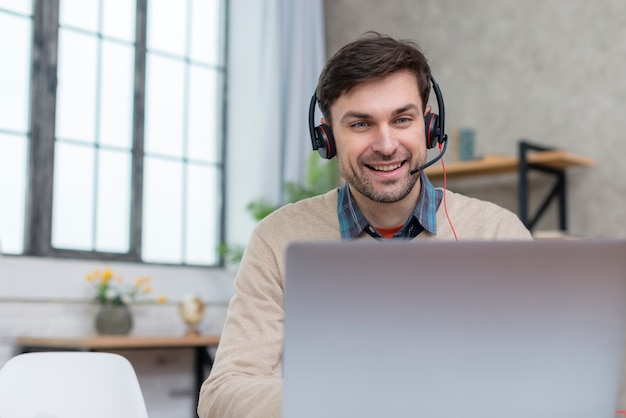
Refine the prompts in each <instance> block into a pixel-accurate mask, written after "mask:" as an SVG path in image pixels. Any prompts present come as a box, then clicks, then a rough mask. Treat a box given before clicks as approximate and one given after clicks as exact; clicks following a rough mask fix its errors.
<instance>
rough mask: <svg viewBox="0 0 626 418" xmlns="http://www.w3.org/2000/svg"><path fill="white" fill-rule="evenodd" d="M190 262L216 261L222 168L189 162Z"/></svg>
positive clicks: (187, 257)
mask: <svg viewBox="0 0 626 418" xmlns="http://www.w3.org/2000/svg"><path fill="white" fill-rule="evenodd" d="M187 170H188V171H187V180H188V187H187V202H186V210H187V218H186V219H187V225H186V234H185V236H186V245H185V248H186V250H187V251H186V257H185V262H186V263H187V264H216V263H217V262H218V261H219V260H218V258H217V248H218V245H219V232H220V231H219V229H218V221H219V213H220V211H221V206H222V201H221V199H220V198H219V196H220V188H219V184H218V181H219V172H218V171H217V170H216V169H215V168H213V167H206V166H199V165H195V164H193V165H189V166H188V168H187Z"/></svg>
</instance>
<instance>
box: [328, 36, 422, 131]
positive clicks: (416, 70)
mask: <svg viewBox="0 0 626 418" xmlns="http://www.w3.org/2000/svg"><path fill="white" fill-rule="evenodd" d="M400 70H408V71H410V72H411V73H413V74H414V75H415V77H416V80H417V85H418V87H419V89H420V96H421V98H422V106H426V104H427V103H428V97H429V95H430V66H429V65H428V61H427V59H426V57H425V56H424V54H423V53H422V52H421V51H420V49H419V47H418V45H417V44H416V43H415V42H414V41H410V40H396V39H393V38H391V37H390V36H387V35H382V34H379V33H377V32H366V33H365V34H364V35H363V36H362V37H361V38H359V39H357V40H356V41H354V42H351V43H349V44H347V45H345V46H344V47H342V48H341V49H340V50H339V51H337V53H335V55H333V56H332V57H331V58H330V59H329V60H328V62H327V63H326V66H325V67H324V69H323V70H322V73H321V74H320V77H319V81H318V84H317V91H316V94H317V99H318V102H319V108H320V110H321V111H322V113H323V114H324V117H326V119H327V120H328V122H329V123H331V120H330V106H331V105H332V104H333V103H334V102H335V101H336V100H337V99H338V98H339V96H341V95H342V94H343V93H345V92H347V91H349V90H350V89H351V88H352V87H354V86H356V85H357V84H361V83H363V82H365V81H368V80H372V79H375V78H378V77H382V76H385V75H388V74H391V73H394V72H396V71H400Z"/></svg>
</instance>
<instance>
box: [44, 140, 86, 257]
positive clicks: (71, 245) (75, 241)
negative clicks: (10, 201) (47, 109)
mask: <svg viewBox="0 0 626 418" xmlns="http://www.w3.org/2000/svg"><path fill="white" fill-rule="evenodd" d="M94 155H95V151H94V149H93V148H90V147H85V146H80V145H73V144H64V143H59V142H57V144H56V145H55V149H54V182H53V184H54V186H53V187H54V189H53V199H52V246H53V247H56V248H67V249H76V250H91V249H92V247H93V245H92V243H93V209H94V208H93V196H94Z"/></svg>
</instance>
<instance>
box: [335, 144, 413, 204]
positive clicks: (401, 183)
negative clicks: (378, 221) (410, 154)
mask: <svg viewBox="0 0 626 418" xmlns="http://www.w3.org/2000/svg"><path fill="white" fill-rule="evenodd" d="M393 158H395V157H393V156H392V157H388V158H381V159H379V161H378V162H381V161H385V160H391V159H393ZM407 161H411V159H410V158H408V159H407ZM357 163H358V165H357V168H356V169H354V168H352V166H351V165H350V164H349V163H348V162H347V161H344V160H341V159H340V160H339V171H340V173H341V175H342V176H343V178H344V179H345V180H346V182H347V183H348V184H349V185H350V186H351V187H352V188H353V189H354V190H356V191H357V192H359V193H360V194H362V195H363V196H365V197H366V198H368V199H370V200H372V201H374V202H377V203H395V202H399V201H400V200H402V199H404V198H405V197H407V196H408V194H409V193H410V192H411V190H413V187H414V186H415V183H417V182H418V180H419V178H420V176H419V173H416V174H413V175H411V174H408V173H407V176H406V177H403V178H401V179H389V180H380V181H377V182H376V183H374V182H372V180H371V178H370V177H369V176H368V175H367V174H368V173H367V171H368V170H371V169H370V168H368V165H366V164H365V163H363V162H362V160H361V158H359V160H358V161H357ZM420 164H421V163H420ZM357 170H358V172H357Z"/></svg>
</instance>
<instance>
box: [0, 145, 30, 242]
mask: <svg viewBox="0 0 626 418" xmlns="http://www.w3.org/2000/svg"><path fill="white" fill-rule="evenodd" d="M27 154H28V153H27V140H26V136H22V135H5V134H2V133H0V196H2V201H1V203H0V250H1V251H2V252H3V253H11V254H20V253H22V252H23V251H24V216H25V212H26V178H27V174H26V170H27Z"/></svg>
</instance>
